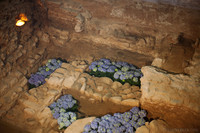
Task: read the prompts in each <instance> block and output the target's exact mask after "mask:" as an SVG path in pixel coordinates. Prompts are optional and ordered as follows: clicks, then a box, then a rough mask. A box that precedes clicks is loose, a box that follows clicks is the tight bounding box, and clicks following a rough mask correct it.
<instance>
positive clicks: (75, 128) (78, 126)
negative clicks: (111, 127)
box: [64, 117, 96, 133]
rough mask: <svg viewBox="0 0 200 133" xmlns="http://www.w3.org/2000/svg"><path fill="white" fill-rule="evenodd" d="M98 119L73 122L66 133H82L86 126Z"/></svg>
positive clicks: (92, 118)
mask: <svg viewBox="0 0 200 133" xmlns="http://www.w3.org/2000/svg"><path fill="white" fill-rule="evenodd" d="M95 118H96V117H88V118H84V119H79V120H77V121H75V122H73V123H72V124H71V125H70V126H69V127H68V128H67V129H66V130H65V131H64V133H82V132H83V131H84V127H85V125H87V124H89V123H91V122H92V121H93V120H94V119H95Z"/></svg>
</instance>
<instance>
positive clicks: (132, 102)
mask: <svg viewBox="0 0 200 133" xmlns="http://www.w3.org/2000/svg"><path fill="white" fill-rule="evenodd" d="M121 104H122V105H125V106H132V107H135V106H137V107H139V100H136V99H126V100H123V101H122V102H121Z"/></svg>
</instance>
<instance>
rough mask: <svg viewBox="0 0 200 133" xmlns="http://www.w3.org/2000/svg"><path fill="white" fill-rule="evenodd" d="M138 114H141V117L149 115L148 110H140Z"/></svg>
mask: <svg viewBox="0 0 200 133" xmlns="http://www.w3.org/2000/svg"><path fill="white" fill-rule="evenodd" d="M138 114H139V116H140V117H141V118H143V117H146V116H147V112H146V111H145V110H140V111H139V112H138Z"/></svg>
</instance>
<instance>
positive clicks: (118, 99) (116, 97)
mask: <svg viewBox="0 0 200 133" xmlns="http://www.w3.org/2000/svg"><path fill="white" fill-rule="evenodd" d="M110 101H111V102H113V103H116V104H121V101H122V98H121V97H120V96H115V97H111V98H110Z"/></svg>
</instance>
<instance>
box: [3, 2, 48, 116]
mask: <svg viewBox="0 0 200 133" xmlns="http://www.w3.org/2000/svg"><path fill="white" fill-rule="evenodd" d="M21 2H23V1H11V2H8V1H2V2H1V4H0V5H1V10H0V12H1V15H0V19H1V21H0V25H1V26H0V79H1V80H0V110H1V111H0V116H3V115H5V114H6V113H7V111H8V110H9V109H11V108H12V107H13V106H14V105H15V103H16V102H17V99H18V98H19V97H20V96H21V94H22V93H23V92H24V91H26V90H27V89H28V84H27V77H29V76H30V74H31V73H32V72H35V71H36V70H37V68H38V66H40V65H41V62H42V61H43V60H44V59H45V58H46V54H45V48H42V47H41V46H38V43H39V37H38V36H37V35H36V33H37V32H38V29H35V28H34V26H38V25H39V24H40V23H39V22H37V21H35V19H36V18H35V16H34V15H33V12H32V10H33V9H34V3H30V2H29V1H24V2H23V4H21ZM36 12H37V11H36ZM20 13H25V14H26V15H28V16H27V17H28V19H29V21H28V22H27V23H26V24H25V25H24V26H23V27H16V26H15V23H16V20H15V18H16V17H17V16H18V15H19V14H20ZM33 25H34V26H33ZM38 28H39V27H38Z"/></svg>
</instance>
